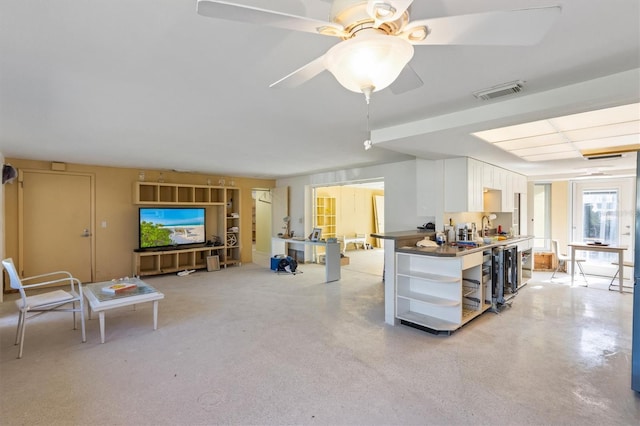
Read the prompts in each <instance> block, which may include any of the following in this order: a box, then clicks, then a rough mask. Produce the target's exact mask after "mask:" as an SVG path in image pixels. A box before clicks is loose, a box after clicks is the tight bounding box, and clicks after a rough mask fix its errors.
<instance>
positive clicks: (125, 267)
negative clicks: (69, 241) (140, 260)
mask: <svg viewBox="0 0 640 426" xmlns="http://www.w3.org/2000/svg"><path fill="white" fill-rule="evenodd" d="M7 162H10V163H11V164H12V165H13V166H14V167H16V168H19V169H30V170H51V163H50V162H47V161H34V160H23V159H7ZM66 171H68V172H83V173H91V174H92V175H93V176H94V177H95V224H96V229H94V230H93V235H94V238H95V241H94V242H95V247H96V259H95V265H94V268H95V271H94V272H95V274H94V277H95V278H94V279H95V280H96V281H103V280H109V279H112V278H114V277H121V276H126V275H131V271H132V257H133V256H132V252H133V250H134V249H135V248H137V245H138V228H137V208H138V206H137V205H134V204H133V194H132V191H133V183H134V182H135V181H137V180H138V175H139V173H140V171H141V169H126V168H116V167H99V166H91V165H83V164H66ZM144 172H145V180H146V181H151V182H154V181H157V180H158V177H159V175H160V173H162V174H163V176H162V177H163V179H164V181H165V182H167V183H185V184H196V185H206V184H207V179H210V180H211V183H212V184H213V185H215V184H216V183H217V182H218V179H219V178H221V177H220V176H215V175H205V174H197V173H178V172H173V171H166V170H162V171H160V170H148V169H145V170H144ZM225 179H226V181H227V183H228V182H229V181H230V180H231V179H230V178H228V177H226V178H225ZM232 180H233V181H234V186H236V187H239V188H240V189H241V194H242V197H241V198H242V199H241V211H240V220H241V228H242V233H241V244H242V249H241V260H242V262H251V261H252V255H251V220H252V212H251V208H252V204H253V203H252V198H251V189H252V188H256V187H260V188H271V187H273V186H275V181H273V180H267V179H251V178H241V177H234V178H232ZM4 186H5V188H4V192H5V193H4V197H3V200H4V208H3V211H4V213H5V223H6V233H5V235H4V236H5V246H4V248H5V251H6V256H11V257H13V258H14V260H16V262H17V258H18V235H17V228H18V226H17V224H18V206H17V205H18V185H4ZM103 221H105V222H106V223H107V227H106V228H102V227H101V223H102V222H103Z"/></svg>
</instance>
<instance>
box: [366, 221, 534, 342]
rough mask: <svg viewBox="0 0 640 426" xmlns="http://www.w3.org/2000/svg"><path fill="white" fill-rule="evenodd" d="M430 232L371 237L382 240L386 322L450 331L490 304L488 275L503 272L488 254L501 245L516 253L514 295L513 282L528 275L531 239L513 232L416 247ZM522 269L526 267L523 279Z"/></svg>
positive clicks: (491, 297)
mask: <svg viewBox="0 0 640 426" xmlns="http://www.w3.org/2000/svg"><path fill="white" fill-rule="evenodd" d="M434 235H435V234H434V233H433V232H431V233H427V232H423V231H401V232H389V233H384V234H372V235H371V236H372V237H375V238H382V239H384V240H385V253H384V257H385V322H386V323H388V324H391V325H395V324H397V323H398V322H401V323H409V324H408V325H416V326H418V328H424V329H426V330H427V331H435V332H444V333H451V332H452V331H454V330H456V329H458V328H460V327H461V326H462V325H464V324H466V323H467V322H469V321H470V320H471V319H473V318H475V317H477V316H479V315H480V314H482V313H483V312H485V311H487V310H488V309H491V308H492V307H495V294H493V293H494V292H492V278H493V277H494V276H499V274H500V273H503V271H502V270H497V267H496V268H495V269H496V270H495V271H494V270H493V269H494V268H493V267H492V263H493V262H492V261H493V260H494V259H493V253H494V252H500V253H501V252H502V251H503V249H504V250H506V249H507V248H509V249H510V250H512V251H511V253H514V256H517V257H513V258H511V260H510V262H511V263H512V268H511V270H513V271H514V274H516V273H517V276H516V275H514V276H513V277H511V278H512V281H513V282H514V291H513V293H514V294H515V292H516V290H515V286H516V285H521V284H523V283H524V282H525V280H526V279H527V277H528V276H530V270H531V267H530V262H531V247H532V243H533V238H532V237H529V236H518V237H513V238H508V239H506V240H503V241H496V242H493V243H491V244H480V245H478V246H476V247H469V246H457V245H451V244H447V245H443V246H437V247H416V243H417V242H418V241H420V240H422V239H423V238H425V237H428V238H429V239H431V238H433V236H434ZM495 249H497V250H495ZM516 249H517V251H516ZM515 253H517V255H516V254H515ZM523 254H524V255H523ZM501 267H502V266H501ZM523 269H525V270H526V269H528V271H529V273H528V274H525V275H524V277H523ZM501 297H502V296H501Z"/></svg>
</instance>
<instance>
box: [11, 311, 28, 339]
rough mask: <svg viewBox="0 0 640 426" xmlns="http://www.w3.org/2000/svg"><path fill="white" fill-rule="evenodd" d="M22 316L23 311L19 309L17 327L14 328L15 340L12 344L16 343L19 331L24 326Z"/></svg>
mask: <svg viewBox="0 0 640 426" xmlns="http://www.w3.org/2000/svg"><path fill="white" fill-rule="evenodd" d="M24 316H25V313H24V312H22V311H20V313H19V314H18V327H17V328H16V342H15V343H14V345H17V344H18V341H19V340H20V333H21V331H22V327H23V326H24Z"/></svg>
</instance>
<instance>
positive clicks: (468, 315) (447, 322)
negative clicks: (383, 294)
mask: <svg viewBox="0 0 640 426" xmlns="http://www.w3.org/2000/svg"><path fill="white" fill-rule="evenodd" d="M482 263H483V254H482V252H476V253H471V254H468V255H465V256H460V257H437V256H428V255H420V254H411V253H403V252H396V297H395V299H396V317H397V318H398V319H400V320H401V321H403V322H405V323H410V325H412V324H413V325H417V326H419V327H423V328H427V329H429V330H430V331H435V332H444V333H451V332H452V331H454V330H456V329H458V328H460V327H461V326H462V325H464V324H465V323H467V322H468V321H470V320H471V319H473V318H475V317H476V316H478V315H480V314H481V313H483V312H484V311H486V310H487V309H489V308H490V307H491V303H490V300H491V295H488V297H487V294H485V293H486V291H487V289H488V291H490V288H491V287H490V286H484V285H482V283H483V268H482ZM487 300H489V302H488V303H487Z"/></svg>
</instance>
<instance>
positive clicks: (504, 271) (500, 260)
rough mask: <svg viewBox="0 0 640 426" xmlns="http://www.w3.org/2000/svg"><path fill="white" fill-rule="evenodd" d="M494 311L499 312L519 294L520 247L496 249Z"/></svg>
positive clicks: (493, 265)
mask: <svg viewBox="0 0 640 426" xmlns="http://www.w3.org/2000/svg"><path fill="white" fill-rule="evenodd" d="M492 260H493V261H492V279H491V281H492V310H493V311H495V312H499V311H501V310H502V309H504V308H505V307H506V306H508V305H509V303H510V302H509V301H510V300H511V299H512V298H513V297H515V295H516V294H517V293H518V287H519V286H520V274H519V273H518V246H517V245H515V244H514V245H506V246H500V247H495V248H494V249H493V253H492Z"/></svg>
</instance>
